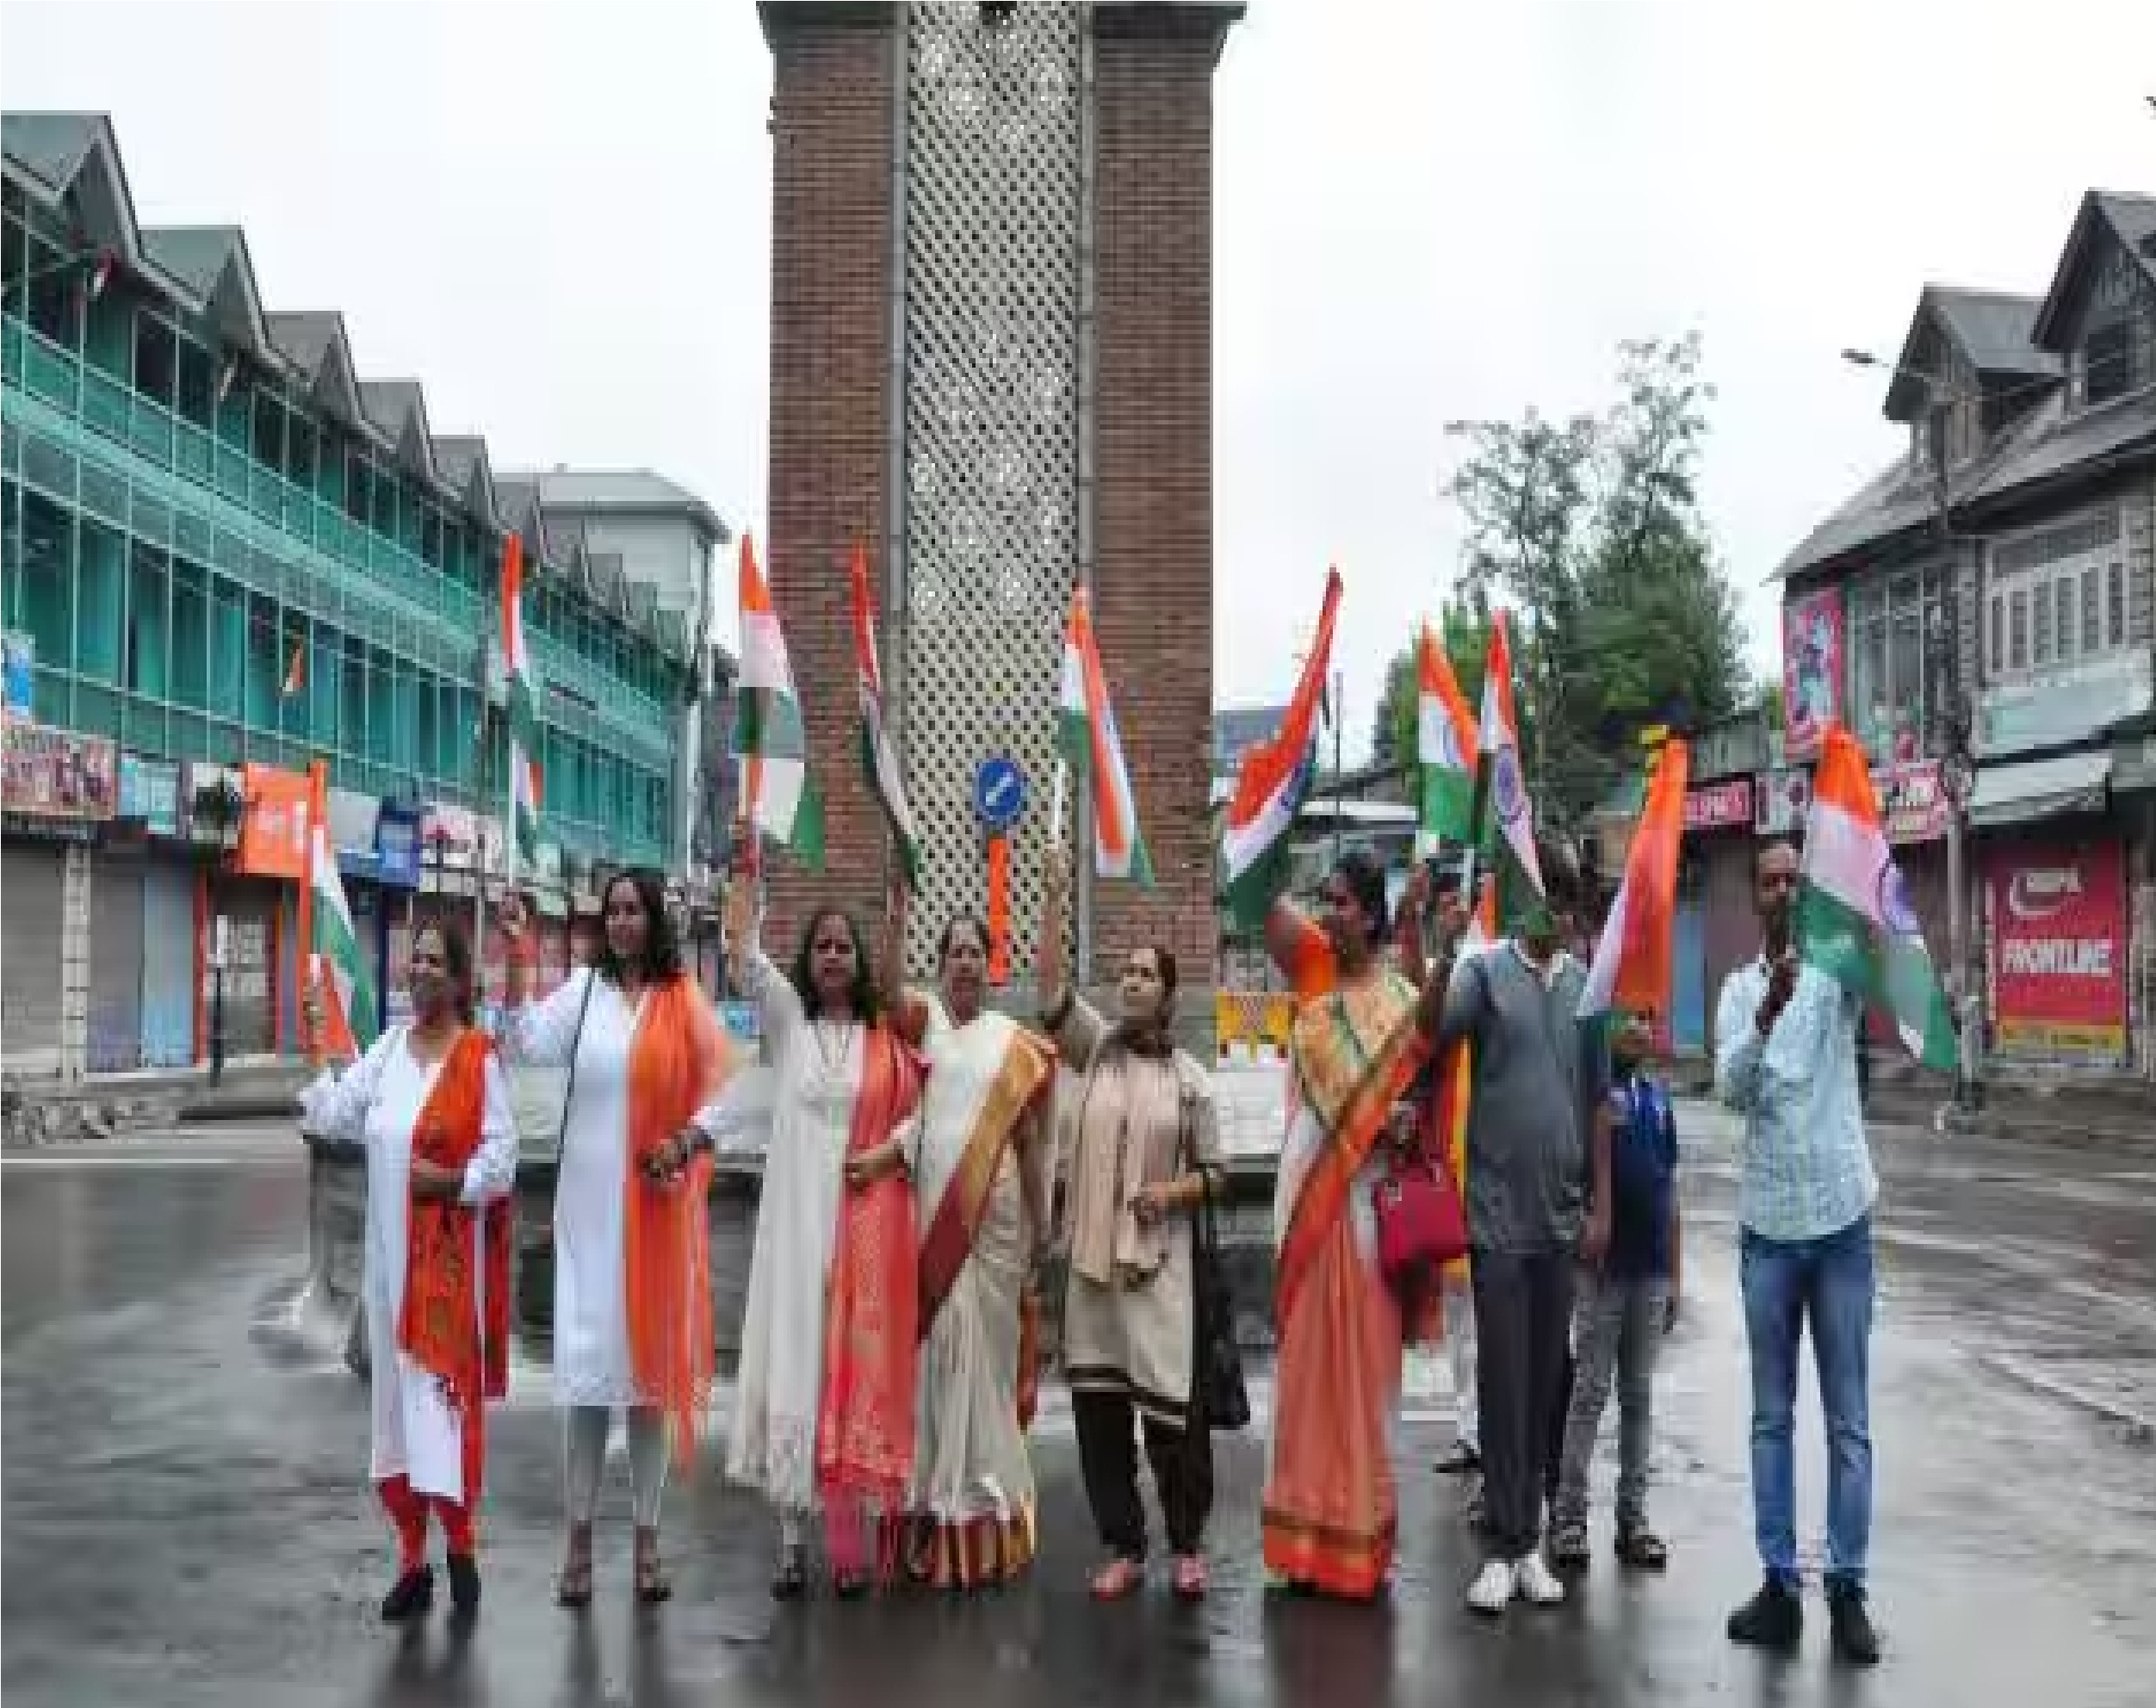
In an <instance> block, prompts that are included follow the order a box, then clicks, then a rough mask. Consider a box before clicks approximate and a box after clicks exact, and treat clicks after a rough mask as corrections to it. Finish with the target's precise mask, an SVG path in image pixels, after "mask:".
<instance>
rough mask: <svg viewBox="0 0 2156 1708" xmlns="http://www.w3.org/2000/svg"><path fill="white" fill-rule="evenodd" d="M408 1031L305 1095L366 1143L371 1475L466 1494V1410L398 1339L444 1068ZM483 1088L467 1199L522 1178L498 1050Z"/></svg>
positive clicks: (478, 1257) (321, 1116)
mask: <svg viewBox="0 0 2156 1708" xmlns="http://www.w3.org/2000/svg"><path fill="white" fill-rule="evenodd" d="M408 1036H409V1028H407V1027H404V1026H393V1027H392V1028H391V1029H390V1030H388V1031H387V1032H385V1033H384V1034H383V1035H382V1036H381V1037H380V1038H378V1039H377V1040H375V1047H374V1048H373V1049H370V1050H369V1051H368V1052H367V1054H366V1055H363V1056H362V1057H361V1058H360V1059H359V1060H358V1061H356V1062H354V1063H353V1064H352V1065H351V1066H350V1067H348V1068H346V1069H345V1070H344V1073H342V1074H338V1075H335V1076H331V1074H326V1073H325V1074H322V1075H321V1076H320V1077H319V1078H318V1079H317V1080H315V1081H314V1083H313V1085H311V1086H308V1087H307V1090H306V1092H304V1093H302V1101H303V1107H304V1111H305V1116H306V1121H307V1126H308V1128H309V1129H311V1130H313V1131H315V1132H318V1133H323V1134H325V1135H328V1136H333V1137H336V1138H339V1139H344V1140H345V1141H347V1142H351V1143H356V1144H364V1145H365V1146H366V1148H367V1255H366V1266H365V1274H364V1278H363V1279H362V1283H361V1295H362V1309H365V1311H366V1313H367V1344H368V1345H369V1346H370V1347H371V1348H373V1352H374V1358H373V1369H372V1373H371V1376H370V1379H369V1386H370V1389H371V1390H372V1395H373V1402H374V1431H373V1439H374V1445H373V1453H372V1458H373V1464H372V1466H371V1470H370V1475H371V1476H373V1478H374V1480H375V1482H381V1481H382V1480H383V1479H384V1478H386V1477H392V1476H406V1477H408V1478H410V1480H411V1482H412V1488H413V1489H414V1491H416V1492H417V1493H418V1494H421V1495H436V1496H438V1497H439V1498H441V1499H443V1500H445V1501H455V1502H457V1503H458V1504H460V1505H461V1504H462V1502H463V1501H464V1422H463V1419H462V1417H461V1416H460V1415H459V1414H458V1413H457V1412H456V1411H455V1409H454V1408H451V1407H450V1406H449V1405H447V1404H446V1403H444V1402H443V1398H442V1389H441V1383H440V1382H439V1381H438V1380H437V1378H436V1377H434V1376H432V1375H431V1374H430V1373H429V1372H428V1371H423V1370H421V1369H419V1368H418V1366H417V1365H414V1364H413V1363H412V1359H411V1358H410V1357H408V1356H407V1355H406V1352H404V1350H403V1349H402V1348H401V1347H400V1346H398V1345H397V1318H398V1315H400V1312H401V1311H402V1310H403V1309H404V1288H405V1268H406V1228H407V1227H408V1226H409V1225H410V1222H411V1210H412V1129H414V1128H415V1127H417V1126H418V1121H419V1111H421V1110H423V1109H424V1108H425V1107H426V1101H427V1098H428V1097H429V1096H430V1095H431V1093H432V1092H433V1090H434V1082H435V1080H436V1078H437V1076H438V1075H439V1074H440V1072H441V1064H440V1063H439V1062H436V1063H433V1064H431V1065H427V1066H423V1065H422V1064H421V1063H420V1061H419V1060H418V1057H416V1056H414V1055H412V1050H411V1049H410V1047H409V1045H408V1043H407V1042H406V1040H407V1037H408ZM516 1184H517V1120H516V1117H515V1115H514V1114H513V1113H512V1112H511V1109H510V1106H509V1086H508V1082H507V1081H506V1080H505V1079H504V1077H503V1075H502V1069H501V1063H500V1062H499V1061H498V1060H490V1061H488V1062H487V1064H486V1105H485V1113H484V1114H483V1116H482V1117H481V1126H480V1147H479V1149H478V1150H477V1151H476V1152H475V1153H474V1154H473V1157H472V1160H471V1161H470V1162H468V1164H466V1165H465V1169H464V1190H463V1192H462V1200H463V1202H464V1203H466V1204H473V1205H478V1204H486V1203H488V1202H490V1201H492V1200H493V1199H495V1198H499V1197H504V1196H505V1195H506V1194H507V1193H508V1192H509V1191H511V1189H512V1188H513V1187H514V1186H515V1185H516ZM483 1237H484V1230H483V1228H482V1227H481V1225H480V1219H479V1218H478V1217H474V1218H473V1225H472V1272H473V1275H474V1278H475V1284H476V1290H477V1293H478V1302H479V1320H480V1321H481V1322H484V1321H486V1264H485V1262H484V1261H483V1259H484V1251H483V1249H482V1247H481V1246H480V1241H481V1239H482V1238H483Z"/></svg>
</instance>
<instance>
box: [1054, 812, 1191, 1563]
mask: <svg viewBox="0 0 2156 1708" xmlns="http://www.w3.org/2000/svg"><path fill="white" fill-rule="evenodd" d="M1050 861H1051V864H1050V871H1049V873H1048V876H1047V882H1046V886H1045V888H1046V896H1045V905H1044V913H1043V919H1042V922H1041V935H1040V944H1041V948H1040V956H1039V963H1038V981H1039V985H1040V992H1041V999H1042V1001H1043V1002H1044V1004H1045V1005H1046V1007H1045V1012H1044V1015H1043V1020H1044V1024H1045V1025H1046V1026H1047V1028H1048V1030H1050V1032H1052V1033H1053V1034H1054V1035H1055V1037H1056V1043H1057V1044H1058V1046H1059V1047H1060V1048H1061V1049H1062V1050H1063V1056H1064V1060H1065V1061H1066V1062H1067V1063H1068V1064H1069V1067H1070V1068H1071V1069H1072V1071H1073V1072H1074V1073H1075V1074H1078V1075H1079V1076H1080V1091H1079V1093H1078V1104H1077V1114H1076V1120H1075V1135H1074V1149H1073V1152H1072V1156H1071V1164H1070V1185H1069V1237H1070V1280H1069V1290H1068V1292H1067V1294H1066V1296H1065V1300H1064V1307H1063V1310H1064V1315H1063V1366H1064V1371H1065V1374H1066V1376H1067V1377H1068V1379H1069V1383H1070V1390H1071V1403H1072V1409H1073V1411H1074V1413H1075V1416H1076V1420H1077V1425H1078V1451H1079V1462H1080V1468H1081V1470H1082V1472H1083V1474H1084V1476H1085V1482H1086V1496H1087V1501H1088V1502H1089V1503H1090V1505H1091V1506H1092V1507H1093V1520H1094V1522H1095V1524H1096V1525H1098V1526H1099V1527H1100V1539H1101V1541H1102V1542H1103V1543H1104V1544H1106V1547H1107V1549H1108V1555H1109V1557H1108V1559H1107V1561H1106V1563H1104V1564H1103V1565H1102V1566H1101V1567H1100V1569H1099V1570H1098V1571H1096V1572H1095V1573H1094V1574H1093V1594H1095V1595H1096V1596H1098V1597H1099V1598H1100V1599H1101V1600H1115V1599H1117V1598H1119V1597H1121V1596H1124V1595H1127V1594H1130V1593H1131V1591H1132V1590H1134V1589H1136V1588H1137V1587H1138V1586H1139V1585H1140V1584H1141V1583H1142V1582H1143V1579H1144V1562H1145V1553H1146V1533H1145V1509H1144V1507H1143V1505H1142V1504H1141V1503H1140V1501H1139V1499H1138V1489H1137V1441H1136V1436H1137V1430H1138V1428H1139V1427H1140V1426H1142V1427H1143V1433H1144V1437H1145V1449H1146V1457H1147V1458H1148V1459H1149V1461H1150V1462H1151V1464H1152V1467H1153V1480H1154V1483H1155V1487H1156V1488H1157V1489H1158V1490H1159V1493H1160V1497H1161V1507H1162V1513H1163V1515H1164V1516H1165V1518H1166V1519H1167V1524H1168V1548H1169V1550H1170V1551H1171V1552H1172V1553H1173V1555H1174V1580H1173V1581H1174V1588H1175V1593H1176V1594H1178V1595H1180V1596H1183V1597H1185V1598H1186V1599H1193V1600H1194V1599H1196V1598H1197V1597H1199V1596H1202V1595H1203V1594H1205V1587H1206V1577H1205V1561H1204V1557H1203V1555H1202V1553H1201V1549H1202V1546H1203V1539H1204V1534H1205V1519H1206V1517H1207V1515H1208V1514H1209V1513H1210V1511H1211V1507H1212V1445H1211V1438H1210V1436H1209V1434H1208V1433H1207V1429H1206V1424H1205V1417H1204V1415H1203V1412H1202V1408H1200V1407H1199V1405H1198V1404H1197V1403H1195V1400H1196V1396H1195V1395H1194V1393H1193V1382H1192V1371H1193V1364H1194V1362H1195V1358H1194V1353H1195V1349H1196V1338H1197V1309H1196V1288H1195V1284H1194V1283H1195V1277H1196V1252H1195V1247H1196V1243H1197V1241H1196V1222H1195V1216H1196V1213H1197V1210H1198V1209H1199V1205H1200V1204H1202V1203H1203V1202H1204V1198H1205V1193H1206V1191H1208V1190H1211V1188H1212V1187H1213V1186H1214V1185H1217V1182H1218V1181H1219V1179H1220V1178H1221V1173H1222V1162H1221V1154H1220V1141H1219V1124H1218V1120H1217V1112H1216V1107H1215V1104H1214V1100H1213V1091H1212V1081H1211V1076H1210V1075H1208V1074H1206V1072H1205V1069H1204V1068H1203V1067H1199V1064H1198V1062H1197V1061H1195V1060H1194V1059H1193V1057H1191V1056H1190V1055H1188V1054H1187V1053H1186V1052H1185V1051H1183V1050H1180V1049H1176V1048H1175V1046H1174V1006H1175V960H1174V956H1172V955H1170V954H1169V953H1168V951H1167V950H1164V949H1159V948H1154V947H1148V948H1143V949H1138V950H1133V951H1132V952H1131V955H1130V956H1128V957H1127V959H1126V960H1125V962H1124V968H1123V975H1122V978H1121V981H1120V995H1121V999H1122V1009H1123V1013H1122V1018H1121V1019H1120V1020H1119V1021H1118V1022H1117V1023H1115V1024H1110V1023H1109V1022H1108V1021H1107V1020H1106V1018H1104V1017H1103V1016H1102V1015H1101V1014H1100V1012H1099V1011H1097V1010H1096V1009H1095V1008H1094V1007H1093V1006H1092V1004H1090V1003H1088V1002H1087V1000H1086V999H1084V998H1083V997H1082V996H1081V995H1079V994H1078V993H1077V992H1076V991H1075V990H1074V989H1072V988H1071V987H1069V985H1068V983H1067V982H1066V981H1065V978H1064V974H1063V919H1064V913H1063V907H1064V900H1065V897H1066V895H1067V894H1068V892H1069V880H1068V878H1067V876H1065V874H1064V871H1063V866H1062V861H1061V856H1060V854H1051V856H1050Z"/></svg>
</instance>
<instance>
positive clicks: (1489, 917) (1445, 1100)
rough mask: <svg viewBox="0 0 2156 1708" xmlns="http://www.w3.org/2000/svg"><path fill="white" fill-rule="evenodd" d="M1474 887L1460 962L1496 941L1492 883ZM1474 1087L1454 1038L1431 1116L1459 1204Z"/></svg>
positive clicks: (1469, 1050)
mask: <svg viewBox="0 0 2156 1708" xmlns="http://www.w3.org/2000/svg"><path fill="white" fill-rule="evenodd" d="M1478 890H1479V892H1480V893H1479V894H1478V897H1477V900H1476V902H1475V907H1474V911H1473V912H1472V913H1471V914H1470V915H1469V916H1468V922H1467V935H1466V936H1465V938H1462V939H1461V942H1460V948H1459V957H1460V960H1461V961H1465V960H1467V959H1468V958H1469V957H1471V956H1476V955H1479V954H1481V953H1482V952H1483V951H1484V950H1486V949H1488V948H1489V947H1490V944H1493V943H1495V942H1496V940H1497V889H1496V885H1495V884H1493V883H1492V882H1490V880H1489V879H1488V878H1484V880H1483V881H1482V882H1481V884H1480V885H1478ZM1474 1089H1475V1050H1474V1046H1473V1045H1472V1044H1471V1043H1469V1042H1468V1041H1467V1040H1466V1039H1465V1038H1455V1039H1454V1040H1453V1042H1452V1043H1449V1044H1447V1045H1446V1047H1445V1050H1444V1053H1443V1054H1442V1055H1440V1056H1439V1057H1438V1061H1437V1098H1436V1104H1435V1114H1434V1119H1435V1121H1436V1123H1437V1142H1438V1151H1437V1154H1439V1155H1440V1156H1442V1157H1443V1158H1444V1159H1445V1167H1447V1169H1448V1170H1450V1171H1451V1173H1452V1177H1453V1186H1454V1188H1455V1189H1456V1190H1457V1191H1459V1193H1460V1194H1461V1201H1462V1202H1463V1203H1465V1195H1466V1191H1467V1114H1468V1111H1469V1109H1470V1108H1471V1107H1472V1105H1473V1102H1474ZM1445 1275H1446V1278H1447V1280H1465V1278H1466V1276H1467V1259H1465V1258H1461V1259H1458V1260H1457V1261H1456V1262H1454V1263H1451V1264H1448V1265H1447V1266H1446V1269H1445Z"/></svg>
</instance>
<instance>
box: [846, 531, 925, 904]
mask: <svg viewBox="0 0 2156 1708" xmlns="http://www.w3.org/2000/svg"><path fill="white" fill-rule="evenodd" d="M853 671H854V679H855V682H856V684H858V687H859V690H860V695H861V768H862V769H863V770H865V771H866V772H867V773H868V779H869V789H870V791H871V792H872V793H873V794H874V795H875V796H876V798H877V802H878V803H879V804H880V805H881V806H882V807H883V820H884V822H885V823H886V824H888V825H889V826H890V832H891V840H892V841H893V842H894V843H895V844H896V845H897V847H898V858H899V863H900V865H901V867H902V868H903V869H904V870H905V873H906V888H908V889H912V890H918V889H919V888H920V837H919V836H918V835H917V834H916V833H915V832H914V814H913V809H912V808H910V807H908V805H907V804H906V776H905V772H904V770H903V769H902V768H901V766H900V764H899V760H898V752H897V750H896V749H895V748H894V747H893V746H891V738H890V730H889V727H888V726H887V725H886V724H885V722H884V721H883V668H882V666H881V665H878V664H877V653H876V596H875V595H874V594H873V593H871V592H870V591H869V554H868V548H866V547H865V546H863V545H861V544H860V543H859V542H858V541H856V542H855V545H854V548H853Z"/></svg>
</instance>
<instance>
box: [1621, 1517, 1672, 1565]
mask: <svg viewBox="0 0 2156 1708" xmlns="http://www.w3.org/2000/svg"><path fill="white" fill-rule="evenodd" d="M1617 1557H1618V1558H1619V1559H1620V1560H1621V1561H1623V1562H1624V1563H1625V1564H1626V1565H1628V1566H1633V1567H1637V1568H1638V1569H1639V1570H1641V1571H1647V1572H1658V1571H1660V1570H1661V1569H1663V1567H1665V1566H1667V1565H1668V1564H1669V1563H1670V1550H1669V1547H1668V1545H1667V1544H1664V1543H1663V1539H1662V1538H1660V1537H1658V1536H1657V1535H1656V1534H1655V1533H1654V1532H1652V1531H1651V1530H1649V1529H1648V1528H1647V1526H1646V1525H1644V1524H1642V1525H1633V1526H1632V1528H1631V1529H1629V1530H1620V1531H1619V1532H1617Z"/></svg>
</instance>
